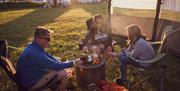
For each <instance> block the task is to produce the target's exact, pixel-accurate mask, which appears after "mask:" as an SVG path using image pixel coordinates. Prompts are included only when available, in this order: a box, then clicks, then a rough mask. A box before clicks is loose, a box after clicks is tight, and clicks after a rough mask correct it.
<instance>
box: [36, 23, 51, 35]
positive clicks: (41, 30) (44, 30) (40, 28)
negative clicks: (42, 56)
mask: <svg viewBox="0 0 180 91" xmlns="http://www.w3.org/2000/svg"><path fill="white" fill-rule="evenodd" d="M47 33H54V31H52V30H50V29H47V28H45V27H43V26H38V27H37V28H36V29H35V31H34V37H40V36H44V35H46V34H47Z"/></svg>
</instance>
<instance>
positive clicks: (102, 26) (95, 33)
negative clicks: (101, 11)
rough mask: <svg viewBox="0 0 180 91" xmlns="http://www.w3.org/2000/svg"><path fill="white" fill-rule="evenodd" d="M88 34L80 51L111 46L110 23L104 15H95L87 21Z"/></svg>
mask: <svg viewBox="0 0 180 91" xmlns="http://www.w3.org/2000/svg"><path fill="white" fill-rule="evenodd" d="M86 24H87V29H88V32H87V34H86V36H85V38H84V39H83V41H82V44H81V47H80V49H87V47H88V46H93V45H97V44H103V45H104V46H105V48H106V47H108V46H111V43H112V37H111V35H110V34H111V31H110V27H109V25H108V21H107V20H106V19H105V17H104V16H103V15H95V16H94V17H92V18H90V19H88V20H87V21H86Z"/></svg>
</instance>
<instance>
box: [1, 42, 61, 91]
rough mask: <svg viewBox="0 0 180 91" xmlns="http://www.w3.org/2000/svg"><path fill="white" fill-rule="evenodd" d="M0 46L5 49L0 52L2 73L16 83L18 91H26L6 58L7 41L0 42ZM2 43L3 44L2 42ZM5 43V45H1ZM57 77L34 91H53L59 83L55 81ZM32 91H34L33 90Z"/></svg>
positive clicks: (11, 63)
mask: <svg viewBox="0 0 180 91" xmlns="http://www.w3.org/2000/svg"><path fill="white" fill-rule="evenodd" d="M0 41H1V44H0V47H1V45H5V46H6V47H3V48H6V49H3V50H0V52H1V53H0V64H1V65H0V66H1V67H2V68H3V69H4V71H5V72H6V73H7V75H8V77H9V78H10V79H11V80H12V81H13V82H14V83H16V86H17V88H18V91H28V89H27V88H25V87H24V86H23V85H22V83H21V82H20V81H19V80H20V78H18V76H17V73H16V67H15V65H14V64H13V62H12V61H11V60H9V59H8V58H7V54H8V51H7V41H6V40H0ZM2 41H3V42H2ZM2 43H5V44H2ZM56 78H57V75H54V76H52V78H51V79H50V80H48V81H44V83H42V84H43V85H42V86H41V87H39V88H37V89H35V91H41V90H44V89H51V90H53V91H54V90H55V89H56V88H57V83H59V82H58V81H57V80H56ZM33 91H34V90H33Z"/></svg>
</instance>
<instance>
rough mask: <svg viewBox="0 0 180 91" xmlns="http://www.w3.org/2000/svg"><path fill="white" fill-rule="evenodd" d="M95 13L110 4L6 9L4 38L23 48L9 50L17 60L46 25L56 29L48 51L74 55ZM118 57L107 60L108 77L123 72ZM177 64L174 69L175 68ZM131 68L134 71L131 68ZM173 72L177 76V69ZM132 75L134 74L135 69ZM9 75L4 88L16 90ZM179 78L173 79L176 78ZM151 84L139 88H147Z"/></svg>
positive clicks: (1, 22) (0, 35)
mask: <svg viewBox="0 0 180 91" xmlns="http://www.w3.org/2000/svg"><path fill="white" fill-rule="evenodd" d="M115 12H118V13H121V14H124V15H130V16H137V15H138V16H139V15H140V16H142V17H153V16H154V11H152V10H150V11H147V10H138V11H137V10H131V9H117V10H115ZM174 13H175V12H170V11H166V12H165V13H163V14H164V15H163V16H164V17H166V18H168V19H172V20H177V21H179V20H180V14H179V13H175V14H174ZM95 14H103V15H105V16H107V6H106V3H105V2H103V3H99V4H79V3H77V2H73V4H72V6H71V7H68V8H35V9H23V10H10V11H3V12H0V39H7V40H8V43H9V45H10V46H14V47H17V48H19V49H20V50H14V49H10V52H9V53H10V57H11V59H12V60H17V59H18V57H19V55H20V53H21V52H22V51H21V49H24V47H26V46H27V44H28V43H29V42H31V41H32V39H33V30H34V29H35V27H36V26H39V25H42V26H45V27H47V28H49V29H52V30H54V31H55V33H54V35H53V36H52V41H51V45H50V48H49V49H47V51H48V52H50V53H51V54H53V55H55V56H58V57H61V58H62V59H74V58H76V57H77V56H78V55H77V53H78V44H79V42H80V40H81V39H82V38H83V37H84V35H85V33H86V32H87V30H86V24H85V21H86V20H87V19H88V18H90V17H92V16H93V15H95ZM122 44H123V43H122ZM122 44H121V45H120V47H119V46H115V48H116V51H119V50H121V48H122V47H124V46H123V45H122ZM117 60H118V59H117V58H113V59H112V60H111V61H109V62H108V63H107V64H108V65H107V67H106V69H107V71H106V77H107V79H108V80H111V81H113V80H114V79H115V78H116V77H118V76H119V65H118V64H119V62H118V61H117ZM173 60H176V59H173ZM175 63H176V62H175V61H173V64H175ZM110 64H112V65H113V66H112V65H110ZM177 66H178V65H176V67H177ZM176 67H174V68H172V69H173V70H174V69H176ZM112 70H113V72H112ZM128 72H129V73H131V71H128ZM170 74H171V76H174V77H175V74H174V73H170ZM131 76H133V74H132V73H131ZM131 76H129V77H128V78H129V79H131V81H133V80H135V78H132V77H131ZM3 77H4V76H3ZM7 79H8V78H7V76H6V78H5V79H4V80H3V82H6V83H1V81H0V84H1V86H0V87H1V89H0V91H7V90H9V91H12V90H13V88H15V87H14V85H12V84H10V83H11V82H9V80H7ZM177 79H178V78H177ZM177 79H173V81H174V80H177ZM170 86H171V84H170ZM177 86H178V85H177ZM141 88H142V87H141ZM147 88H149V87H147ZM147 88H142V89H140V88H138V89H140V90H141V91H143V90H144V89H147ZM13 91H14V90H13ZM144 91H147V90H144ZM148 91H150V90H148ZM169 91H170V90H169Z"/></svg>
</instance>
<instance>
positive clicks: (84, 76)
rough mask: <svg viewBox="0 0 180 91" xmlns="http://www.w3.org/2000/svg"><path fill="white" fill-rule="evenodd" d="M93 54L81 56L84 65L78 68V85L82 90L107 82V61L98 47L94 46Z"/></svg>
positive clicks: (82, 54)
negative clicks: (100, 82)
mask: <svg viewBox="0 0 180 91" xmlns="http://www.w3.org/2000/svg"><path fill="white" fill-rule="evenodd" d="M90 51H91V52H88V53H87V52H86V53H83V52H81V53H80V54H81V55H80V59H81V60H82V61H83V64H82V65H80V66H78V67H76V75H77V83H78V85H79V86H80V87H82V88H88V87H89V85H90V84H92V83H97V82H99V81H102V80H105V60H104V59H103V54H102V53H101V50H100V48H99V47H97V46H92V50H90Z"/></svg>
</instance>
